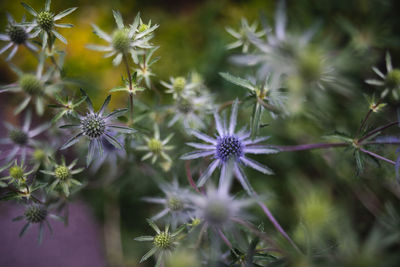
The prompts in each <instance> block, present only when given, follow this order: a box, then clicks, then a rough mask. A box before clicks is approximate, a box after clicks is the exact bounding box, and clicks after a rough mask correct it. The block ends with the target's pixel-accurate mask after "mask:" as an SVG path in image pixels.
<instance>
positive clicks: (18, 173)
mask: <svg viewBox="0 0 400 267" xmlns="http://www.w3.org/2000/svg"><path fill="white" fill-rule="evenodd" d="M10 176H11V177H12V178H14V179H15V180H22V179H23V178H24V170H23V169H22V168H21V167H20V166H12V167H11V168H10Z"/></svg>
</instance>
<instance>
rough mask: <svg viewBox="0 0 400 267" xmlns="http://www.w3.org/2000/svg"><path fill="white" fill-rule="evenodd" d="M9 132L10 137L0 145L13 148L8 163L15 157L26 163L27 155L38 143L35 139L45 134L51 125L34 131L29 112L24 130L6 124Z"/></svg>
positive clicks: (41, 126)
mask: <svg viewBox="0 0 400 267" xmlns="http://www.w3.org/2000/svg"><path fill="white" fill-rule="evenodd" d="M4 125H5V126H6V128H7V130H8V137H7V138H1V139H0V144H4V145H11V146H12V147H13V148H12V149H11V151H10V152H8V155H7V157H6V161H10V160H12V159H13V158H14V157H15V156H20V157H21V160H22V161H25V159H26V155H27V154H28V153H30V152H31V151H32V150H33V149H32V148H33V147H34V146H36V145H37V141H36V140H34V139H33V138H34V137H36V136H38V135H39V134H41V133H42V132H44V131H45V130H47V129H48V128H49V127H50V124H49V123H45V124H42V125H40V126H38V127H36V128H34V129H32V130H30V126H31V113H30V112H27V113H26V115H25V120H24V123H23V126H22V128H18V127H15V126H13V125H12V124H9V123H5V124H4Z"/></svg>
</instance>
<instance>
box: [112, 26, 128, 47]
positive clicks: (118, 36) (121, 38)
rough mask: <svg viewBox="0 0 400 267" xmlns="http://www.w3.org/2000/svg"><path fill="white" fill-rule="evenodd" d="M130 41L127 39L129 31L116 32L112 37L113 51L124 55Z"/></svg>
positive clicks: (120, 30)
mask: <svg viewBox="0 0 400 267" xmlns="http://www.w3.org/2000/svg"><path fill="white" fill-rule="evenodd" d="M130 43H131V39H130V38H129V29H126V28H125V29H119V30H116V31H115V32H114V34H113V37H112V45H113V47H114V48H115V50H118V51H119V52H122V53H126V52H128V50H129V47H130Z"/></svg>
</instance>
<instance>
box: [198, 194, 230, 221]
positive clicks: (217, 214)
mask: <svg viewBox="0 0 400 267" xmlns="http://www.w3.org/2000/svg"><path fill="white" fill-rule="evenodd" d="M229 215H230V209H229V205H228V203H226V202H225V201H223V200H221V199H210V200H209V201H208V203H207V205H206V206H205V209H204V219H205V220H206V221H207V222H208V223H210V224H212V225H223V224H224V223H226V222H227V221H228V219H229Z"/></svg>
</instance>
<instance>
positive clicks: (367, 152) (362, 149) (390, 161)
mask: <svg viewBox="0 0 400 267" xmlns="http://www.w3.org/2000/svg"><path fill="white" fill-rule="evenodd" d="M360 151H361V152H364V153H365V154H368V155H370V156H372V157H374V158H377V159H380V160H383V161H386V162H387V163H390V164H393V165H396V162H394V161H393V160H390V159H387V158H385V157H383V156H381V155H378V154H376V153H374V152H372V151H369V150H366V149H364V148H362V147H360Z"/></svg>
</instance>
